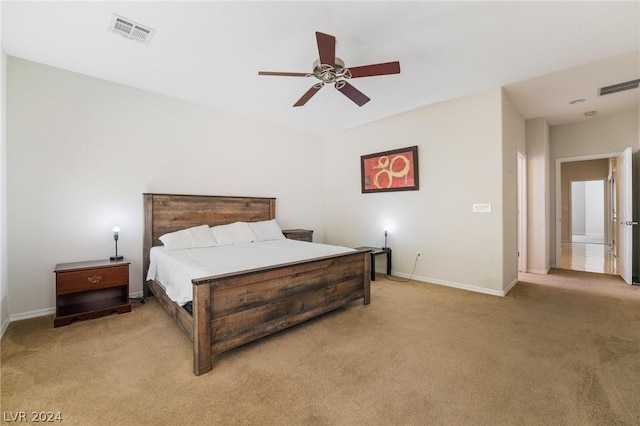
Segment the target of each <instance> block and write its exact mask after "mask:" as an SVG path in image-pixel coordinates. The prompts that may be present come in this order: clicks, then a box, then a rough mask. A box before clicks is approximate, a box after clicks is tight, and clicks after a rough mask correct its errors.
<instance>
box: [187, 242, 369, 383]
mask: <svg viewBox="0 0 640 426" xmlns="http://www.w3.org/2000/svg"><path fill="white" fill-rule="evenodd" d="M369 268H370V256H369V253H368V252H367V251H358V252H353V253H348V254H342V255H334V256H326V257H321V258H317V259H313V260H311V261H306V262H295V263H289V264H285V265H280V266H276V267H270V268H259V269H253V270H250V271H243V272H240V273H234V274H226V275H220V276H215V277H208V278H201V279H196V280H193V285H194V299H193V336H194V338H193V360H194V366H193V369H194V373H195V374H196V375H200V374H202V373H206V372H207V371H210V370H211V368H212V360H211V357H212V355H214V354H217V353H220V352H224V351H226V350H228V349H231V348H234V347H236V346H240V345H242V344H244V343H247V342H250V341H253V340H256V339H258V338H260V337H263V336H266V335H269V334H272V333H275V332H277V331H279V330H282V329H285V328H287V327H290V326H292V325H295V324H299V323H301V322H303V321H306V320H308V319H310V318H314V317H317V316H319V315H322V314H324V313H326V312H329V311H332V310H334V309H337V308H339V307H342V306H345V305H347V304H349V303H351V302H353V301H355V300H358V299H364V304H365V305H367V304H369V302H370V289H369V286H370V281H369V279H370V278H369V272H370V269H369ZM196 337H197V338H196Z"/></svg>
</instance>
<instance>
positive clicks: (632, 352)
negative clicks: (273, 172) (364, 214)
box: [1, 271, 640, 425]
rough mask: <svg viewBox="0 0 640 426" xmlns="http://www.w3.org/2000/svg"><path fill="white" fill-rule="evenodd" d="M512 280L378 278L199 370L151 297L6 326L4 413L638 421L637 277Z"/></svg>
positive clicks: (264, 420)
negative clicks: (505, 291) (461, 286)
mask: <svg viewBox="0 0 640 426" xmlns="http://www.w3.org/2000/svg"><path fill="white" fill-rule="evenodd" d="M521 278H522V281H521V282H520V283H519V284H518V285H517V286H516V287H515V288H514V289H513V290H512V291H511V292H510V294H509V295H508V296H507V297H504V298H499V297H495V296H487V295H482V294H477V293H471V292H466V291H462V290H456V289H450V288H446V287H441V286H436V285H430V284H425V283H417V282H409V283H397V282H391V281H387V280H385V279H384V278H383V277H379V279H378V280H377V281H375V282H373V283H372V304H371V305H369V306H362V305H361V304H358V303H356V304H353V305H351V306H349V307H348V308H347V309H342V310H339V311H336V312H334V313H331V314H328V315H325V316H323V317H322V318H319V319H317V320H313V321H311V322H308V323H306V324H303V325H301V326H298V327H294V328H293V329H290V330H287V331H285V332H281V333H279V334H277V335H274V336H271V337H268V338H265V339H262V340H260V341H258V342H254V343H252V344H249V345H247V346H244V347H242V348H238V349H235V350H232V351H229V352H227V353H225V354H222V355H220V356H218V357H216V359H215V360H214V362H215V363H214V369H213V371H211V372H210V373H208V374H205V375H203V376H200V377H196V376H194V375H193V373H192V366H191V345H190V342H189V340H188V339H187V338H186V337H185V336H184V335H183V334H182V332H181V331H180V330H179V329H178V328H177V327H176V326H175V325H174V324H173V322H172V321H171V320H170V318H169V316H168V315H167V314H166V313H165V312H164V310H162V308H161V307H160V306H159V305H158V304H157V303H156V302H155V301H154V300H153V299H151V300H150V301H149V302H148V303H146V304H144V305H142V306H137V307H134V310H133V311H132V312H131V313H129V314H123V315H110V316H107V317H103V318H99V319H95V320H89V321H82V322H76V323H73V324H72V325H70V326H67V327H62V328H57V329H54V328H52V317H43V318H37V319H32V320H26V321H20V322H15V323H12V324H11V325H10V326H9V328H8V330H7V332H6V333H5V336H4V337H3V339H2V377H1V379H2V384H1V386H2V388H1V390H2V411H3V413H15V412H18V411H25V412H27V413H30V412H31V411H38V412H40V411H52V412H60V413H61V415H62V419H63V421H62V424H68V425H94V424H95V425H129V424H131V425H134V424H149V425H151V424H153V425H156V424H220V425H230V424H231V425H232V424H250V425H251V424H256V425H258V424H259V425H263V424H284V425H296V424H308V425H333V424H343V425H358V424H367V425H372V424H374V425H393V424H413V425H423V424H432V425H457V424H462V425H633V424H635V425H638V424H640V288H638V287H630V286H627V285H625V284H624V283H623V282H622V281H621V280H620V279H619V278H618V277H612V276H606V275H595V274H589V273H575V272H568V271H553V272H552V274H551V275H549V276H541V275H531V274H525V275H523V276H522V277H521ZM5 415H6V414H5Z"/></svg>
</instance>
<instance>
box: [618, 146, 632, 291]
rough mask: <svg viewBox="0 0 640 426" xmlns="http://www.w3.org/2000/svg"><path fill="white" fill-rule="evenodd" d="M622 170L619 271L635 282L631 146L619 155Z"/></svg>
mask: <svg viewBox="0 0 640 426" xmlns="http://www.w3.org/2000/svg"><path fill="white" fill-rule="evenodd" d="M618 161H619V165H618V167H619V170H620V213H619V214H618V220H619V224H620V256H619V257H618V259H617V260H618V267H619V269H618V271H619V272H620V276H621V277H622V279H623V280H625V282H626V283H627V284H633V278H632V259H633V249H632V247H633V224H634V222H633V199H632V191H631V189H632V188H631V169H632V168H631V148H627V149H625V150H624V152H623V153H622V154H621V155H620V156H619V157H618Z"/></svg>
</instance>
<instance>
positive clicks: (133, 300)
mask: <svg viewBox="0 0 640 426" xmlns="http://www.w3.org/2000/svg"><path fill="white" fill-rule="evenodd" d="M129 302H130V303H136V302H137V303H139V304H141V305H144V304H145V303H146V302H147V301H146V300H145V299H144V297H130V298H129Z"/></svg>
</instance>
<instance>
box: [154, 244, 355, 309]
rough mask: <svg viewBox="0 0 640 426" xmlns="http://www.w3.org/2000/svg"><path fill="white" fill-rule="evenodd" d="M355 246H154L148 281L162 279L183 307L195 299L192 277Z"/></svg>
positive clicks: (327, 252)
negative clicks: (166, 247)
mask: <svg viewBox="0 0 640 426" xmlns="http://www.w3.org/2000/svg"><path fill="white" fill-rule="evenodd" d="M350 251H354V249H351V248H347V247H341V246H331V245H326V244H317V243H308V242H304V241H296V240H275V241H263V242H258V243H248V244H236V245H229V246H222V247H206V248H197V249H187V250H166V249H165V248H164V247H162V246H158V247H153V248H152V249H151V252H150V256H149V257H150V263H149V272H148V273H147V280H156V281H158V282H160V283H161V284H162V285H163V287H164V288H165V291H166V293H167V296H169V298H170V299H171V300H173V301H174V302H176V303H177V304H178V305H180V306H182V305H184V304H185V303H187V302H190V301H191V300H192V298H193V289H192V284H191V280H192V279H194V278H203V277H209V276H212V275H218V274H226V273H229V272H238V271H243V270H245V269H252V268H260V267H264V266H272V265H279V264H282V263H287V262H295V261H298V260H305V259H312V258H314V257H321V256H328V255H332V254H338V253H347V252H350Z"/></svg>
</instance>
